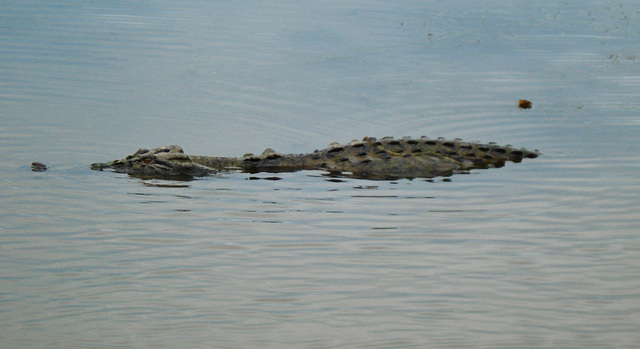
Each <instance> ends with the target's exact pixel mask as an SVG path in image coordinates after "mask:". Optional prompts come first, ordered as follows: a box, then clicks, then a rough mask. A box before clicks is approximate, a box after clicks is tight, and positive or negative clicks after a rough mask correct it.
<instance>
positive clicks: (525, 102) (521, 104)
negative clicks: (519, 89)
mask: <svg viewBox="0 0 640 349" xmlns="http://www.w3.org/2000/svg"><path fill="white" fill-rule="evenodd" d="M518 108H520V109H531V101H528V100H526V99H521V100H519V101H518Z"/></svg>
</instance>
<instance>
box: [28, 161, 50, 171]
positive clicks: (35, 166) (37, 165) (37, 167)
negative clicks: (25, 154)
mask: <svg viewBox="0 0 640 349" xmlns="http://www.w3.org/2000/svg"><path fill="white" fill-rule="evenodd" d="M46 170H47V165H45V164H43V163H41V162H37V161H35V162H32V163H31V171H33V172H44V171H46Z"/></svg>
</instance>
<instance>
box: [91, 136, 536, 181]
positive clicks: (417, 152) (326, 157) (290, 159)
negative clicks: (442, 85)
mask: <svg viewBox="0 0 640 349" xmlns="http://www.w3.org/2000/svg"><path fill="white" fill-rule="evenodd" d="M539 155H540V152H539V151H537V150H534V151H531V150H527V149H524V148H514V147H512V146H510V145H506V146H501V145H498V144H496V143H493V142H492V143H486V144H485V143H479V142H465V141H463V140H461V139H455V140H447V139H444V138H437V139H431V138H428V137H424V136H423V137H421V138H410V137H404V138H401V139H395V138H392V137H384V138H382V139H376V138H374V137H365V138H363V139H362V140H361V141H358V140H354V141H352V142H350V143H348V144H339V143H332V144H330V145H329V146H328V147H327V148H325V149H322V150H316V151H314V152H312V153H306V154H281V153H277V152H275V151H274V150H273V149H270V148H268V149H266V150H265V151H264V152H263V153H262V154H261V155H254V154H251V153H248V154H245V155H243V156H242V157H212V156H198V155H187V154H185V153H184V151H183V150H182V148H181V147H179V146H177V145H169V146H164V147H158V148H153V149H139V150H138V151H137V152H135V153H134V154H131V155H129V156H127V157H126V158H124V159H122V160H114V161H111V162H105V163H94V164H91V168H92V169H94V170H98V171H102V170H110V171H114V172H118V173H126V174H129V175H131V176H134V177H139V178H164V179H192V178H193V177H203V176H210V175H215V174H217V173H219V172H221V171H241V172H247V173H258V172H271V173H278V172H295V171H301V170H322V171H325V172H326V174H327V175H328V176H332V177H351V178H360V179H372V180H394V179H400V178H407V179H413V178H433V177H447V176H451V175H453V174H456V173H468V172H469V171H470V170H473V169H487V168H498V167H503V166H504V165H505V163H506V162H507V161H511V162H516V163H518V162H521V161H522V160H523V159H534V158H537V157H538V156H539Z"/></svg>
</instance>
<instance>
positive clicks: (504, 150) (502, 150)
mask: <svg viewBox="0 0 640 349" xmlns="http://www.w3.org/2000/svg"><path fill="white" fill-rule="evenodd" d="M493 151H495V152H496V153H500V154H506V153H507V150H506V149H504V148H495V149H493Z"/></svg>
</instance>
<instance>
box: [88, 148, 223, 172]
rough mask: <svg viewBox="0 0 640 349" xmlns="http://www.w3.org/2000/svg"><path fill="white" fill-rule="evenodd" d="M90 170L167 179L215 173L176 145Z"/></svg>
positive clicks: (134, 154)
mask: <svg viewBox="0 0 640 349" xmlns="http://www.w3.org/2000/svg"><path fill="white" fill-rule="evenodd" d="M91 169H93V170H98V171H103V170H109V171H114V172H118V173H126V174H129V175H131V176H135V177H139V178H168V179H191V178H192V177H201V176H207V175H211V174H215V173H216V170H215V169H212V168H209V167H205V166H202V165H200V164H197V163H195V162H193V161H192V160H191V158H190V157H189V156H188V155H186V154H184V151H183V150H182V148H181V147H179V146H177V145H170V146H165V147H158V148H153V149H151V150H149V149H139V150H138V151H137V152H135V153H133V154H131V155H129V156H127V157H126V158H124V159H122V160H114V161H110V162H104V163H93V164H91Z"/></svg>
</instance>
